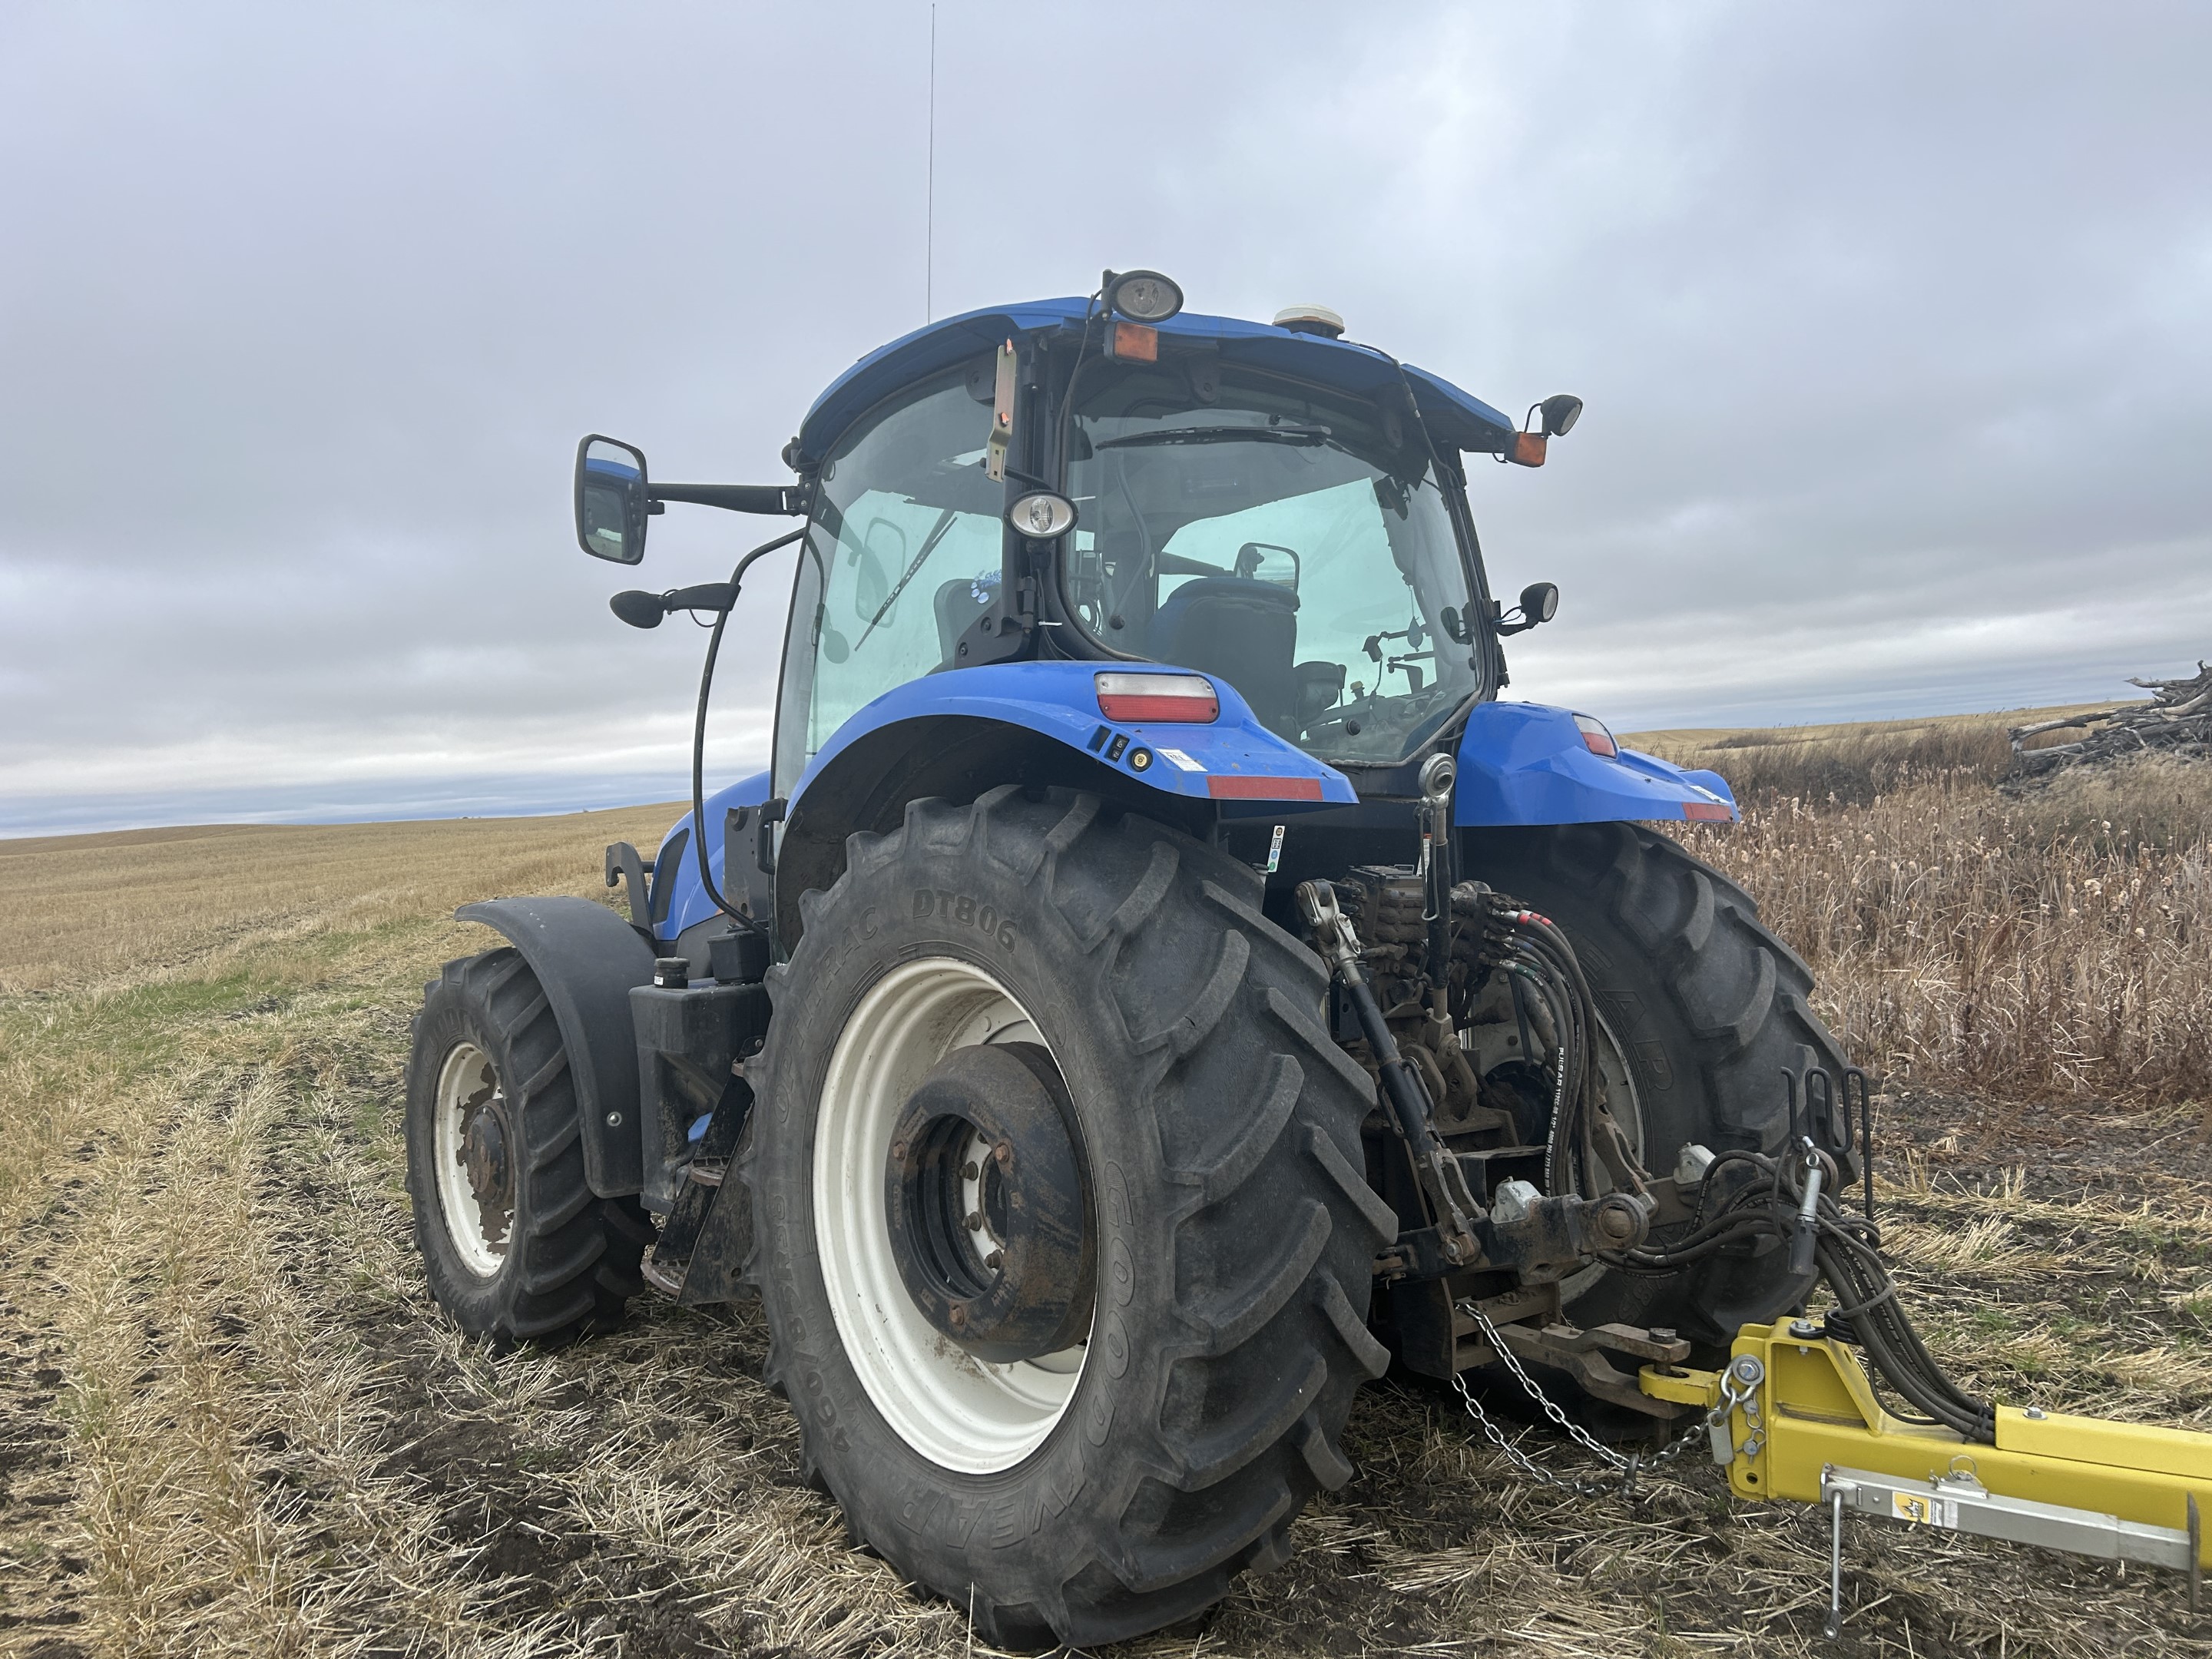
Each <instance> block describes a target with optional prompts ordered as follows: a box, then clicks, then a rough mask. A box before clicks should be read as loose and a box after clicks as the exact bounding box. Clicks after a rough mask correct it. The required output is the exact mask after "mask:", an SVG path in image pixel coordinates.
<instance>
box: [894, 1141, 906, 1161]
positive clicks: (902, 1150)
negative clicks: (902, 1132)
mask: <svg viewBox="0 0 2212 1659" xmlns="http://www.w3.org/2000/svg"><path fill="white" fill-rule="evenodd" d="M891 1156H892V1157H893V1158H896V1159H897V1160H898V1161H899V1162H900V1163H902V1164H903V1163H905V1162H906V1142H904V1141H903V1140H894V1141H893V1142H891Z"/></svg>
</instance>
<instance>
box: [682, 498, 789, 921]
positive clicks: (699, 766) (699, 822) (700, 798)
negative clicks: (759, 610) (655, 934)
mask: <svg viewBox="0 0 2212 1659" xmlns="http://www.w3.org/2000/svg"><path fill="white" fill-rule="evenodd" d="M805 534H806V526H804V525H801V526H799V528H798V529H796V530H794V531H792V532H790V533H789V534H787V535H783V536H778V537H777V538H775V540H774V541H772V542H763V543H762V544H760V545H759V546H758V547H757V548H755V549H753V550H752V551H751V552H750V553H748V554H746V555H745V556H744V558H742V559H739V560H738V565H737V568H736V569H734V570H732V571H731V572H730V594H729V602H728V603H727V604H726V605H723V606H722V607H721V608H720V609H719V610H717V611H715V613H714V632H713V633H711V634H709V635H708V636H707V663H706V666H705V667H703V668H702V669H701V670H700V672H699V714H698V718H697V719H696V720H694V721H693V723H692V726H691V850H692V852H693V853H694V854H696V855H697V858H698V860H699V884H700V886H701V887H702V888H703V889H705V890H706V894H707V896H708V898H710V899H712V900H714V908H716V909H718V910H720V912H721V913H722V914H723V915H726V916H727V917H728V918H729V919H730V920H731V921H734V922H736V923H737V924H738V927H744V928H748V929H750V931H752V932H753V933H758V934H760V935H761V937H762V938H763V939H765V938H767V937H768V929H767V927H765V926H763V924H762V923H761V922H759V921H756V920H755V919H754V918H753V917H751V916H749V915H746V914H745V913H744V911H742V910H740V909H738V908H737V906H735V905H734V904H732V903H731V902H729V900H727V899H726V898H724V897H723V896H722V890H721V889H720V887H718V886H716V885H715V884H714V872H713V871H712V870H710V869H708V867H707V702H708V696H710V694H711V693H712V692H713V690H714V659H715V658H716V657H718V656H720V654H721V650H722V629H723V628H724V627H725V626H726V624H727V623H728V622H729V620H730V612H731V611H733V610H734V609H736V608H737V602H738V585H739V584H740V583H742V582H743V581H744V575H745V572H746V571H748V570H750V569H751V568H752V565H753V561H754V560H756V559H757V558H759V557H761V556H763V554H768V553H773V552H775V550H776V549H778V548H779V547H788V546H790V545H791V544H792V543H793V542H795V541H797V540H799V538H801V537H803V536H805Z"/></svg>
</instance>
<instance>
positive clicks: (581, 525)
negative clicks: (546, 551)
mask: <svg viewBox="0 0 2212 1659" xmlns="http://www.w3.org/2000/svg"><path fill="white" fill-rule="evenodd" d="M650 511H651V508H650V507H649V505H648V504H647V501H646V473H645V452H644V451H642V450H641V449H638V448H636V447H633V446H632V445H629V444H626V443H623V442H621V441H618V440H617V439H614V438H602V437H600V436H599V435H598V434H597V433H593V434H592V435H590V436H589V437H587V438H586V439H585V440H584V441H582V442H581V443H580V444H578V445H577V446H576V544H577V545H578V546H579V547H580V548H582V549H583V550H584V551H585V552H586V553H588V554H590V555H591V556H592V557H593V558H595V559H611V560H612V561H614V562H615V563H617V564H635V563H636V562H638V561H639V560H640V559H642V558H643V557H644V556H645V521H646V518H647V514H648V513H649V512H650Z"/></svg>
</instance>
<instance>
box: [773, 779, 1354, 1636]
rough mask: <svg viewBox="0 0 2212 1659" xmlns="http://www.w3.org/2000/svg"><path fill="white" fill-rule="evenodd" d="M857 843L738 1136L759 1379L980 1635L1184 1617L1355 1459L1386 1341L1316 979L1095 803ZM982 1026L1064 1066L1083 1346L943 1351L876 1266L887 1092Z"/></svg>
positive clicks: (816, 915) (867, 1524)
mask: <svg viewBox="0 0 2212 1659" xmlns="http://www.w3.org/2000/svg"><path fill="white" fill-rule="evenodd" d="M1260 896H1261V893H1260V883H1259V881H1258V879H1257V878H1255V876H1254V875H1253V873H1252V872H1250V871H1249V870H1248V869H1246V868H1245V867H1244V866H1242V865H1240V864H1237V863H1236V862H1235V861H1234V860H1231V859H1229V858H1227V857H1226V856H1225V854H1222V853H1220V852H1219V851H1218V850H1217V849H1214V848H1208V847H1206V846H1203V845H1201V844H1200V843H1199V842H1194V841H1193V840H1191V839H1190V838H1189V837H1188V836H1182V835H1181V834H1178V833H1176V832H1175V831H1173V830H1170V829H1164V828H1163V827H1161V826H1160V825H1158V824H1157V823H1151V822H1149V821H1147V820H1145V819H1142V818H1139V817H1124V816H1121V815H1118V814H1117V813H1115V811H1113V810H1112V809H1110V808H1109V807H1108V806H1106V805H1103V804H1102V803H1101V802H1100V801H1099V800H1098V799H1097V798H1096V797H1094V796H1089V795H1073V794H1069V793H1065V792H1054V793H1051V794H1050V795H1048V796H1042V797H1032V796H1030V795H1025V794H1024V793H1021V792H1020V791H1018V789H1016V788H1014V787H1003V788H999V789H994V790H993V791H991V792H990V793H987V794H986V795H985V796H983V797H982V799H981V800H979V801H977V802H976V803H975V805H973V806H972V807H969V806H954V805H948V804H947V803H945V802H944V801H941V800H929V801H921V802H916V803H915V804H914V805H911V806H909V807H908V811H907V815H906V821H905V823H904V826H903V827H902V829H899V830H896V831H895V832H893V833H892V834H890V835H888V836H867V835H862V836H854V837H853V838H852V840H851V842H849V843H848V868H847V871H846V873H845V874H844V876H843V877H842V878H840V879H839V881H838V883H837V884H836V886H835V887H834V888H833V889H831V890H830V891H829V892H828V893H827V894H822V893H812V894H809V895H808V896H806V898H805V900H803V901H802V903H801V910H802V914H803V915H804V918H805V934H804V936H803V938H802V939H800V941H799V945H798V948H797V949H796V950H795V951H793V954H792V957H791V959H790V961H789V962H788V963H787V964H785V965H783V966H781V967H779V968H777V969H774V970H772V971H771V973H770V975H769V989H770V992H771V994H772V995H773V996H774V998H775V1006H776V1014H775V1021H774V1024H773V1025H772V1027H771V1030H770V1036H769V1042H768V1047H767V1048H766V1050H765V1051H764V1052H763V1054H762V1056H761V1058H760V1060H759V1061H758V1062H757V1066H758V1069H759V1071H760V1073H762V1074H763V1077H764V1084H763V1087H762V1089H761V1094H760V1098H761V1105H760V1107H759V1109H758V1115H757V1117H756V1119H755V1125H754V1133H753V1134H752V1136H751V1138H750V1150H749V1152H748V1154H747V1156H748V1160H749V1166H748V1171H747V1173H748V1178H749V1180H750V1186H751V1188H752V1192H753V1194H754V1206H755V1207H754V1215H755V1228H756V1231H755V1242H756V1251H755V1258H754V1262H753V1277H754V1279H755V1280H756V1282H757V1285H758V1288H759V1290H760V1292H761V1296H762V1300H763V1304H764V1311H765V1313H766V1316H767V1320H768V1324H769V1332H770V1334H771V1339H772V1347H771V1357H770V1365H769V1376H770V1378H771V1380H772V1381H773V1382H774V1383H776V1384H777V1385H778V1386H779V1387H780V1388H781V1389H782V1390H783V1391H784V1393H785V1394H786V1395H787V1397H788V1398H789V1400H790V1401H791V1404H792V1407H793V1411H794V1413H796V1415H797V1416H798V1419H799V1424H800V1426H801V1429H802V1431H803V1432H804V1437H805V1459H806V1463H807V1468H808V1473H809V1474H810V1475H811V1476H813V1477H815V1478H817V1479H818V1480H820V1481H822V1482H823V1483H824V1484H826V1486H827V1487H828V1489H829V1492H832V1493H833V1494H834V1495H835V1496H836V1498H837V1500H838V1502H839V1503H840V1504H842V1506H843V1508H844V1510H845V1513H846V1516H847V1517H848V1520H849V1522H850V1523H851V1525H852V1526H853V1528H854V1531H855V1532H856V1533H857V1534H859V1535H860V1537H861V1538H863V1539H864V1540H866V1542H867V1543H868V1544H869V1545H870V1546H871V1547H873V1548H874V1549H875V1550H877V1551H878V1553H881V1554H882V1555H883V1556H884V1557H885V1558H886V1559H888V1560H890V1562H891V1563H892V1565H894V1566H896V1568H897V1569H898V1570H899V1571H901V1572H902V1573H903V1574H904V1575H905V1576H906V1577H908V1579H909V1580H910V1581H912V1582H914V1583H918V1584H921V1585H922V1586H924V1587H926V1588H927V1589H932V1590H934V1591H935V1592H937V1593H938V1594H939V1595H944V1596H945V1597H947V1598H948V1599H949V1600H951V1601H953V1602H955V1603H956V1604H957V1605H959V1606H962V1607H972V1608H973V1610H974V1615H975V1622H976V1625H977V1626H978V1628H979V1630H980V1631H981V1632H982V1633H983V1634H984V1635H985V1636H986V1638H987V1639H990V1640H993V1641H995V1642H999V1643H1000V1644H1010V1645H1030V1644H1039V1645H1041V1644H1048V1643H1050V1642H1051V1641H1054V1640H1055V1639H1056V1640H1058V1641H1061V1642H1065V1643H1068V1644H1081V1645H1089V1644H1097V1643H1101V1642H1107V1641H1112V1640H1116V1639H1119V1638H1126V1637H1130V1636H1135V1635H1139V1634H1141V1633H1143V1632H1146V1631H1151V1630H1154V1629H1157V1628H1158V1627H1159V1626H1163V1625H1166V1624H1170V1623H1172V1622H1174V1621H1175V1620H1179V1619H1182V1618H1186V1617H1188V1616H1189V1615H1191V1614H1193V1613H1197V1612H1198V1611H1200V1610H1201V1609H1202V1608H1204V1607H1206V1606H1208V1605H1210V1604H1211V1603H1212V1602H1213V1601H1216V1600H1217V1599H1218V1598H1219V1597H1220V1596H1221V1595H1222V1594H1223V1593H1224V1592H1225V1590H1226V1589H1228V1586H1229V1583H1230V1582H1231V1579H1232V1578H1234V1577H1235V1576H1236V1575H1237V1573H1238V1572H1240V1571H1243V1570H1244V1569H1245V1568H1247V1567H1253V1566H1258V1567H1267V1566H1271V1565H1276V1564H1278V1563H1279V1562H1280V1561H1281V1560H1282V1559H1284V1557H1285V1554H1286V1553H1287V1542H1286V1540H1287V1534H1288V1532H1289V1528H1290V1523H1291V1520H1292V1518H1293V1517H1294V1516H1296V1515H1297V1512H1298V1510H1299V1509H1300V1508H1301V1507H1303V1505H1304V1503H1305V1502H1306V1500H1307V1499H1308V1498H1310V1497H1311V1495H1312V1494H1313V1493H1314V1492H1315V1491H1316V1490H1317V1489H1319V1488H1322V1487H1325V1486H1326V1487H1334V1486H1339V1485H1341V1484H1342V1483H1343V1482H1344V1481H1345V1480H1346V1479H1348V1478H1349V1477H1350V1474H1351V1473H1352V1470H1351V1466H1350V1464H1349V1463H1348V1462H1346V1460H1345V1457H1344V1455H1343V1453H1342V1451H1341V1450H1340V1449H1339V1444H1338V1441H1339V1435H1340V1431H1341V1430H1342V1427H1343V1425H1344V1420H1345V1418H1346V1413H1347V1412H1348V1411H1349V1409H1350V1407H1351V1403H1352V1395H1353V1394H1354V1393H1355V1392H1356V1391H1357V1389H1358V1387H1359V1385H1360V1383H1363V1382H1364V1381H1365V1380H1366V1379H1368V1378H1369V1377H1371V1376H1376V1375H1378V1374H1379V1373H1380V1372H1381V1370H1382V1369H1383V1366H1384V1364H1386V1363H1387V1360H1388V1355H1387V1353H1386V1352H1385V1351H1384V1349H1383V1347H1382V1346H1381V1345H1380V1344H1379V1343H1377V1342H1376V1340H1374V1338H1373V1337H1372V1336H1371V1335H1370V1334H1369V1333H1368V1331H1367V1328H1366V1314H1367V1305H1368V1291H1369V1284H1370V1272H1371V1264H1372V1260H1373V1256H1374V1254H1375V1251H1376V1249H1377V1248H1378V1246H1379V1245H1380V1244H1381V1243H1383V1242H1384V1241H1385V1239H1386V1238H1387V1237H1389V1236H1390V1234H1391V1233H1392V1232H1393V1231H1395V1221H1394V1218H1392V1217H1391V1215H1390V1212H1389V1210H1388V1209H1387V1207H1386V1206H1384V1205H1383V1203H1382V1202H1381V1200H1379V1199H1378V1198H1376V1195H1375V1194H1373V1193H1371V1192H1370V1190H1369V1189H1368V1188H1367V1185H1366V1182H1365V1180H1364V1176H1363V1175H1362V1173H1361V1154H1360V1142H1359V1124H1360V1121H1361V1119H1362V1118H1363V1117H1364V1115H1366V1113H1367V1112H1368V1110H1369V1109H1370V1106H1371V1104H1372V1100H1373V1092H1372V1087H1371V1085H1370V1084H1369V1082H1368V1080H1367V1079H1366V1077H1365V1075H1364V1073H1361V1072H1360V1071H1359V1070H1358V1067H1357V1066H1354V1065H1353V1064H1352V1062H1351V1061H1350V1060H1349V1059H1348V1058H1346V1056H1345V1055H1344V1054H1343V1053H1342V1052H1341V1051H1340V1050H1339V1049H1338V1048H1336V1046H1335V1045H1334V1043H1333V1042H1331V1041H1330V1040H1329V1037H1328V1032H1327V1030H1326V1027H1325V1026H1324V1024H1323V1023H1322V991H1323V987H1324V984H1325V977H1324V975H1323V973H1322V969H1321V966H1320V964H1319V963H1318V962H1317V961H1316V958H1315V957H1313V956H1312V954H1311V953H1310V951H1307V950H1306V949H1305V948H1304V946H1303V945H1299V944H1298V943H1297V941H1296V940H1294V939H1291V938H1290V937H1289V936H1288V935H1287V934H1285V933H1283V932H1281V931H1280V930H1279V929H1278V928H1277V927H1274V926H1273V924H1272V923H1270V922H1268V921H1266V920H1265V919H1264V918H1262V917H1261V915H1260V914H1259V908H1258V906H1259V900H1260ZM994 1040H997V1041H1006V1042H1018V1043H1021V1044H1024V1045H1029V1044H1034V1045H1035V1047H1036V1050H1038V1051H1040V1052H1042V1053H1043V1054H1048V1057H1049V1066H1051V1067H1052V1068H1055V1069H1056V1072H1057V1075H1058V1078H1059V1079H1060V1082H1061V1083H1062V1084H1063V1085H1064V1095H1063V1096H1062V1097H1063V1098H1064V1099H1065V1101H1066V1103H1067V1109H1068V1110H1069V1111H1070V1113H1071V1115H1072V1116H1073V1122H1074V1139H1075V1141H1076V1142H1077V1151H1078V1153H1079V1157H1078V1160H1077V1161H1078V1163H1079V1165H1080V1167H1081V1168H1082V1170H1084V1172H1085V1173H1084V1175H1083V1177H1082V1178H1083V1181H1084V1182H1085V1183H1086V1191H1087V1195H1088V1204H1087V1216H1088V1222H1087V1224H1086V1225H1087V1226H1088V1228H1089V1230H1090V1234H1091V1237H1090V1239H1089V1248H1090V1249H1091V1254H1092V1259H1093V1260H1094V1261H1095V1266H1096V1272H1095V1279H1093V1280H1091V1281H1086V1282H1091V1283H1095V1286H1096V1291H1095V1297H1092V1299H1091V1302H1090V1304H1089V1316H1088V1318H1087V1320H1085V1319H1078V1320H1077V1322H1076V1328H1081V1329H1083V1330H1085V1331H1087V1333H1088V1334H1087V1336H1085V1337H1084V1338H1082V1339H1081V1340H1079V1341H1077V1342H1075V1343H1073V1344H1072V1345H1071V1346H1069V1347H1068V1348H1067V1349H1066V1350H1065V1351H1064V1352H1054V1353H1051V1354H1048V1355H1044V1356H1042V1358H1040V1359H1038V1360H1036V1361H1030V1360H1017V1361H1014V1362H1012V1363H1011V1364H1006V1365H1003V1366H1001V1365H996V1364H991V1363H989V1362H987V1361H984V1360H981V1359H979V1358H975V1357H974V1356H973V1354H972V1353H970V1352H966V1351H965V1350H964V1349H963V1348H961V1347H959V1346H955V1345H954V1344H952V1343H951V1342H949V1341H946V1340H943V1339H942V1338H941V1337H940V1338H939V1339H938V1340H935V1342H934V1344H933V1342H932V1340H930V1336H929V1330H928V1327H927V1322H925V1321H924V1320H923V1319H922V1318H921V1315H920V1314H919V1312H918V1311H917V1309H918V1305H919V1304H918V1303H917V1302H916V1301H915V1299H914V1298H912V1297H908V1296H907V1295H906V1294H905V1293H904V1289H903V1286H902V1285H901V1284H900V1282H899V1281H898V1279H897V1276H896V1273H893V1272H892V1271H891V1270H890V1268H888V1267H885V1266H884V1263H883V1261H881V1260H876V1261H873V1265H871V1259H872V1258H874V1257H879V1256H880V1255H881V1248H880V1243H879V1241H878V1239H877V1238H876V1237H874V1236H873V1234H872V1232H871V1231H870V1230H871V1229H875V1230H878V1231H879V1230H880V1229H881V1228H882V1227H883V1226H884V1225H885V1224H884V1220H883V1213H884V1206H885V1204H886V1202H887V1200H885V1199H884V1192H885V1190H886V1188H885V1182H886V1176H885V1174H884V1170H885V1169H886V1159H887V1158H894V1156H895V1150H894V1148H893V1147H892V1146H890V1145H889V1144H888V1143H889V1142H890V1137H891V1135H892V1129H891V1127H890V1122H891V1119H892V1118H893V1117H894V1116H895V1115H896V1109H897V1103H896V1097H897V1096H898V1094H899V1091H901V1090H902V1089H908V1090H913V1089H915V1088H916V1085H917V1084H918V1082H919V1080H920V1079H922V1078H923V1077H924V1076H925V1075H936V1074H938V1073H941V1072H942V1070H943V1068H944V1067H945V1066H946V1065H948V1064H952V1063H956V1062H951V1061H948V1059H947V1057H948V1055H953V1054H957V1053H958V1052H959V1050H960V1049H961V1048H962V1046H963V1044H974V1043H987V1042H992V1041H994ZM933 1067H935V1068H938V1072H937V1073H933ZM917 1092H918V1091H917ZM909 1121H911V1120H909ZM894 1167H896V1165H894ZM894 1186H895V1182H894ZM969 1225H971V1226H973V1225H975V1222H974V1221H973V1220H972V1219H971V1221H970V1222H969ZM1047 1361H1049V1362H1050V1363H1049V1364H1047V1363H1046V1362H1047Z"/></svg>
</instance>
